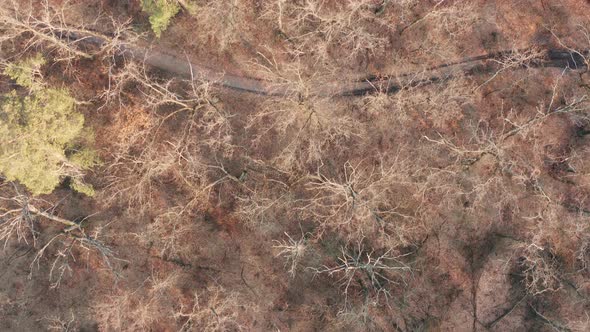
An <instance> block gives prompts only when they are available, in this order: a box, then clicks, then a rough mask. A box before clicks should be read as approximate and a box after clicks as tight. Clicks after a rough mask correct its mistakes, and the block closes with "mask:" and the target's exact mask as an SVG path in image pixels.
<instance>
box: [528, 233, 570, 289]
mask: <svg viewBox="0 0 590 332" xmlns="http://www.w3.org/2000/svg"><path fill="white" fill-rule="evenodd" d="M518 264H519V265H520V269H521V271H522V277H523V283H524V286H525V288H526V290H527V292H528V293H529V294H531V295H533V296H535V295H540V294H543V293H545V292H556V291H558V290H560V289H561V288H562V286H563V285H562V282H561V276H560V271H561V270H562V268H561V266H560V263H559V262H558V260H557V258H556V256H555V253H553V252H552V251H551V250H550V249H548V248H544V247H542V246H539V245H536V244H534V243H532V244H530V245H528V246H526V247H525V248H523V252H522V254H521V255H520V257H519V259H518Z"/></svg>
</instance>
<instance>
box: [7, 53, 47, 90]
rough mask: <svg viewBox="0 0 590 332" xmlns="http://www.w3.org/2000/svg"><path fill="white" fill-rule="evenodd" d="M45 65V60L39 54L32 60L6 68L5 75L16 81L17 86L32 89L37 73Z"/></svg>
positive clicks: (12, 64)
mask: <svg viewBox="0 0 590 332" xmlns="http://www.w3.org/2000/svg"><path fill="white" fill-rule="evenodd" d="M44 64H45V59H43V56H42V55H41V54H40V53H37V55H36V56H34V57H32V58H29V59H26V60H23V61H21V62H17V63H11V64H9V65H8V66H6V69H5V70H4V73H5V74H6V75H8V76H10V78H12V79H13V80H15V81H16V84H18V85H20V86H24V87H28V88H32V87H33V82H34V79H35V73H37V72H38V71H39V68H41V66H43V65H44Z"/></svg>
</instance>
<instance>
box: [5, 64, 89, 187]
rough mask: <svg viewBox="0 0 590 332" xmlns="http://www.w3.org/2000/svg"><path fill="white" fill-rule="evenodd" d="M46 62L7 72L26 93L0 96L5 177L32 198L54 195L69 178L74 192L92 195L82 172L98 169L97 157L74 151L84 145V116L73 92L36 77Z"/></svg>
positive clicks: (10, 67)
mask: <svg viewBox="0 0 590 332" xmlns="http://www.w3.org/2000/svg"><path fill="white" fill-rule="evenodd" d="M44 63H45V61H44V60H43V58H42V57H41V56H40V55H38V56H37V57H34V58H31V59H27V60H24V61H21V62H18V63H14V64H11V65H8V66H7V67H6V69H5V70H4V73H5V74H6V75H8V76H9V77H10V78H12V79H13V80H14V81H16V83H17V84H18V85H20V86H22V87H23V89H18V90H12V91H11V92H9V93H7V94H5V95H3V96H1V97H0V141H1V142H2V145H0V173H2V174H3V175H4V177H6V178H7V179H8V180H9V181H19V182H20V183H22V184H23V185H24V186H26V187H27V188H28V189H29V190H30V191H31V193H32V194H33V195H40V194H48V193H51V192H52V191H53V189H54V188H55V187H56V186H58V185H59V183H60V181H61V180H62V179H63V177H65V176H71V177H72V178H73V184H72V187H73V188H74V189H76V190H79V191H80V192H84V193H85V194H92V193H93V190H92V187H90V186H89V185H87V184H84V183H83V182H82V180H81V177H82V172H81V171H82V170H83V169H87V168H90V167H92V166H94V165H95V163H96V160H97V159H96V155H95V154H94V153H93V152H92V151H90V150H85V149H81V151H84V152H78V153H70V152H69V151H70V150H72V147H73V146H75V145H76V144H78V143H79V141H80V137H81V136H82V135H81V134H82V133H83V128H84V116H83V115H82V114H80V113H79V112H77V111H76V100H75V99H74V98H73V97H71V96H70V94H69V91H67V90H66V89H53V88H48V87H46V86H44V85H43V84H42V83H40V81H39V79H38V78H37V77H36V74H35V73H38V72H39V68H40V67H41V66H42V65H43V64H44ZM81 153H82V154H83V157H82V158H81ZM89 160H90V161H89Z"/></svg>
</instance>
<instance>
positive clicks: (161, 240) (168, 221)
mask: <svg viewBox="0 0 590 332" xmlns="http://www.w3.org/2000/svg"><path fill="white" fill-rule="evenodd" d="M201 225H202V224H200V223H198V222H197V221H195V220H194V218H191V217H190V216H189V215H188V212H187V211H186V210H185V209H184V208H180V207H174V208H171V209H169V210H168V211H166V212H164V213H163V214H161V215H159V216H157V217H156V218H154V221H153V222H152V223H150V224H149V225H148V227H147V231H146V232H145V233H142V234H141V235H139V236H140V239H141V240H142V242H143V243H144V244H146V245H148V246H153V248H154V249H155V250H158V251H159V252H158V254H159V256H160V257H162V258H164V259H166V260H172V261H182V262H186V261H189V260H190V259H191V258H192V257H193V256H194V255H195V252H197V248H196V243H195V239H196V238H198V237H199V236H200V235H201V234H202V233H203V232H202V229H201V227H200V226H201Z"/></svg>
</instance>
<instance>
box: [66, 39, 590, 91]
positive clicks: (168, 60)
mask: <svg viewBox="0 0 590 332" xmlns="http://www.w3.org/2000/svg"><path fill="white" fill-rule="evenodd" d="M67 38H69V39H71V40H78V41H81V42H83V43H86V44H92V45H96V46H100V45H102V44H105V43H107V37H99V36H97V35H92V36H84V35H81V34H79V33H70V34H68V35H67ZM522 51H526V50H517V51H513V50H509V51H500V52H495V53H489V54H484V55H480V56H474V57H468V58H463V59H461V60H459V61H455V62H450V63H445V64H441V65H438V66H434V67H430V68H426V69H425V70H423V71H421V72H415V73H407V74H402V75H398V76H395V77H388V76H383V77H368V78H366V79H364V80H360V81H352V82H347V81H342V80H339V79H338V78H334V80H332V81H328V82H321V83H316V84H314V85H312V89H311V91H313V94H314V95H315V96H319V97H338V96H358V95H364V94H367V93H370V92H374V91H383V92H386V93H395V92H397V91H399V90H400V89H402V88H403V87H412V86H420V85H424V84H430V83H437V82H443V81H446V80H448V79H451V78H453V77H454V76H456V75H457V73H461V74H462V75H476V74H484V73H493V72H495V71H497V70H500V69H501V65H500V63H499V61H495V60H501V59H505V58H507V57H510V55H512V54H514V53H515V52H522ZM118 53H119V54H120V55H121V56H125V57H130V58H132V59H134V60H136V61H140V62H143V63H145V64H146V65H148V66H151V67H155V68H158V69H160V70H162V71H165V72H168V73H171V74H173V75H176V76H180V77H183V78H186V79H200V80H205V81H209V82H212V83H213V84H217V85H219V86H222V87H225V88H229V89H233V90H238V91H243V92H249V93H255V94H259V95H267V96H287V95H291V94H294V93H296V92H297V91H296V90H294V89H293V87H291V86H289V85H277V84H275V83H273V82H270V81H266V80H262V79H257V78H252V77H244V76H239V75H234V74H231V73H226V72H224V71H220V70H215V69H212V68H208V67H206V66H203V65H200V64H196V63H191V62H190V61H189V60H188V59H186V58H181V57H179V56H177V55H171V54H168V53H165V52H162V51H158V50H155V49H153V48H148V47H143V46H138V45H122V46H120V47H119V50H118ZM587 55H590V50H585V51H583V52H582V53H579V52H573V51H568V50H563V49H547V50H546V51H545V52H543V55H542V56H540V57H539V58H537V59H534V60H531V61H529V62H528V63H527V65H526V67H527V68H546V67H555V68H563V69H571V70H581V69H587V63H586V62H585V59H584V57H585V56H587ZM512 68H513V69H518V68H522V66H520V67H517V66H514V67H512Z"/></svg>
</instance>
